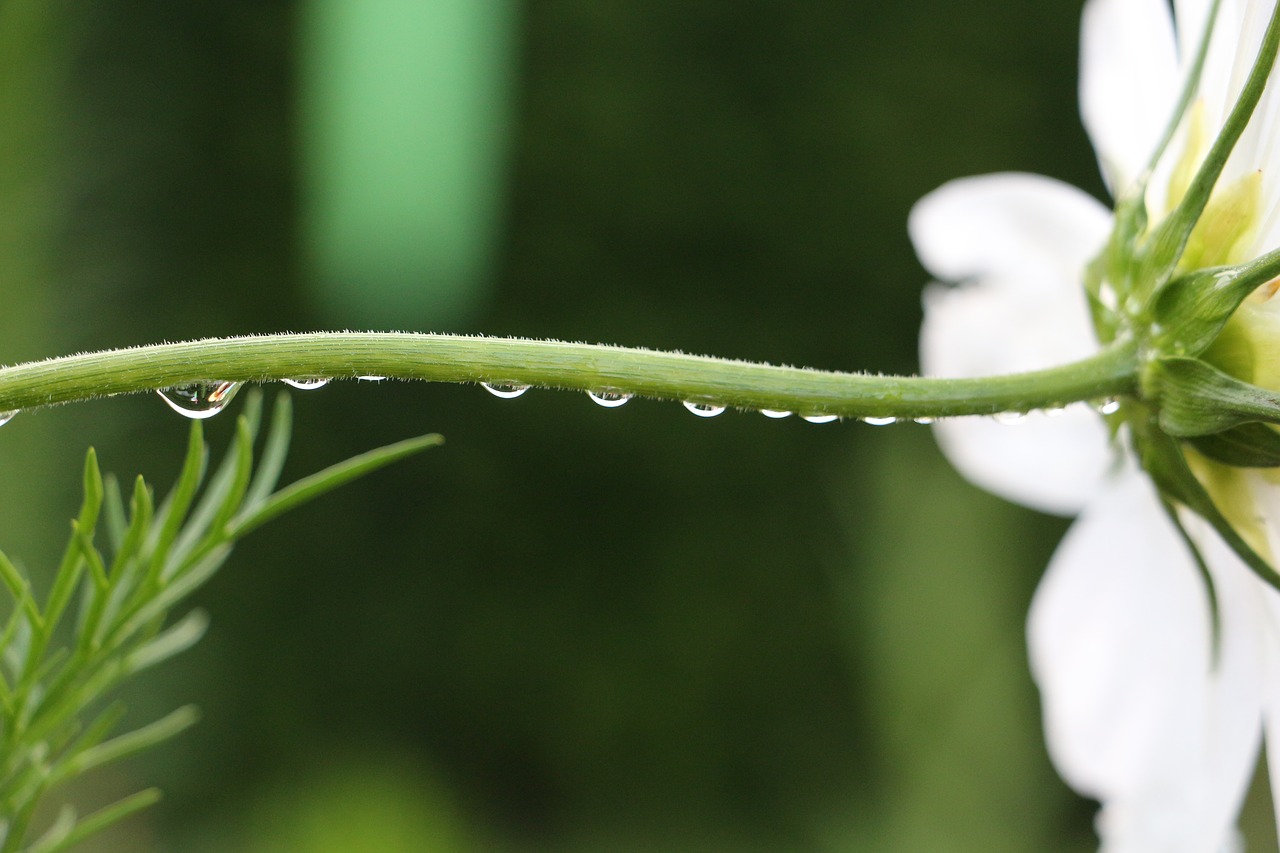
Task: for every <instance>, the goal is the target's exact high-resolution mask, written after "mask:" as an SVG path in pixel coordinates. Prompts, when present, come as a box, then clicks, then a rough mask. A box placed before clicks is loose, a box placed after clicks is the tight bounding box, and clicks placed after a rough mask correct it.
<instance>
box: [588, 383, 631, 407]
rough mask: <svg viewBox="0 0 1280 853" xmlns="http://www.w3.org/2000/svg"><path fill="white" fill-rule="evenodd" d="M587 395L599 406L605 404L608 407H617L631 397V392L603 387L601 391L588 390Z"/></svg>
mask: <svg viewBox="0 0 1280 853" xmlns="http://www.w3.org/2000/svg"><path fill="white" fill-rule="evenodd" d="M587 396H588V397H590V398H591V402H593V403H595V404H596V405H597V406H604V407H605V408H606V409H616V408H618V407H619V406H621V405H623V404H624V403H626V402H627V401H628V400H630V399H631V396H632V395H630V394H627V393H625V392H623V391H614V390H612V389H607V388H606V389H602V390H600V391H588V392H587Z"/></svg>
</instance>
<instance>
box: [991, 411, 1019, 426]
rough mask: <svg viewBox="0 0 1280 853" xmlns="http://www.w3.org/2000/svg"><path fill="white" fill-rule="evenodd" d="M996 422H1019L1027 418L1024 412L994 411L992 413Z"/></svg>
mask: <svg viewBox="0 0 1280 853" xmlns="http://www.w3.org/2000/svg"><path fill="white" fill-rule="evenodd" d="M992 417H993V418H995V420H996V423H1000V424H1010V425H1012V424H1020V423H1022V422H1023V421H1025V420H1026V419H1027V413H1026V412H996V413H995V414H994V415H992Z"/></svg>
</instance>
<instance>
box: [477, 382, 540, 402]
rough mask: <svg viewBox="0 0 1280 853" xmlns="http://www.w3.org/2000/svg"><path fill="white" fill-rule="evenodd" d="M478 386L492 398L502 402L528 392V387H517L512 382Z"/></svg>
mask: <svg viewBox="0 0 1280 853" xmlns="http://www.w3.org/2000/svg"><path fill="white" fill-rule="evenodd" d="M480 386H481V387H482V388H484V390H486V391H488V392H489V393H490V394H492V395H493V396H495V397H501V398H502V399H504V400H514V399H515V398H516V397H519V396H520V395H521V394H523V393H524V392H525V391H528V390H529V386H528V385H517V384H515V383H514V382H481V383H480Z"/></svg>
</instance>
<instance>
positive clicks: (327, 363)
mask: <svg viewBox="0 0 1280 853" xmlns="http://www.w3.org/2000/svg"><path fill="white" fill-rule="evenodd" d="M1135 371H1136V356H1135V353H1134V348H1133V347H1131V346H1112V347H1109V348H1108V349H1105V350H1103V351H1102V352H1100V353H1098V354H1097V355H1095V356H1093V357H1091V358H1088V359H1085V360H1082V361H1078V362H1074V363H1072V364H1067V365H1063V366H1060V367H1055V368H1050V369H1048V370H1042V371H1036V372H1030V373H1020V374H1012V375H1007V376H996V377H986V378H981V379H936V378H921V377H902V376H877V375H872V374H865V373H836V372H829V371H820V370H810V369H802V368H794V367H776V366H773V365H768V364H758V363H752V362H745V361H732V360H728V359H722V358H709V357H705V356H693V355H685V354H683V353H674V352H659V351H653V350H644V349H630V348H625V347H615V346H605V345H590V344H575V343H561V342H557V341H537V340H527V339H521V338H486V337H470V336H459V335H434V334H413V333H399V332H317V333H311V334H282V335H263V336H257V337H239V338H215V339H207V340H198V341H186V342H183V343H173V344H156V345H154V346H144V347H135V348H130V349H118V350H106V351H103V352H95V353H86V354H81V355H72V356H65V357H63V358H54V359H49V360H47V361H39V362H31V363H28V364H20V365H15V366H13V367H6V368H0V411H5V410H14V409H28V408H33V407H38V406H49V405H56V404H59V403H70V402H74V401H77V400H87V399H90V398H94V397H103V396H110V395H114V394H132V393H139V392H144V391H151V390H154V389H157V388H165V387H169V386H173V385H180V384H183V383H188V382H198V381H202V380H219V381H240V382H266V381H272V380H280V379H297V378H300V377H328V378H334V379H341V378H348V379H350V378H355V377H359V376H371V375H373V376H382V377H387V378H393V379H423V380H430V381H435V382H490V383H511V384H520V385H533V386H540V387H547V388H562V389H570V390H578V391H613V392H618V393H626V394H634V395H636V396H642V397H653V398H658V399H670V400H692V401H703V402H711V403H718V404H721V405H725V406H734V407H738V408H744V409H779V410H786V411H792V412H799V413H801V414H811V413H812V414H818V413H822V414H833V415H840V416H842V417H895V418H923V417H946V416H956V415H982V414H993V413H996V412H1003V411H1029V410H1032V409H1038V408H1048V407H1053V406H1060V405H1063V404H1066V403H1070V402H1074V401H1078V400H1092V399H1097V398H1101V397H1108V396H1119V395H1124V394H1128V393H1131V392H1132V391H1133V390H1134V388H1135V379H1134V375H1135Z"/></svg>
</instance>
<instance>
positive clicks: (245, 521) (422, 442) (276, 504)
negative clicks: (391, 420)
mask: <svg viewBox="0 0 1280 853" xmlns="http://www.w3.org/2000/svg"><path fill="white" fill-rule="evenodd" d="M443 443H444V438H443V437H442V436H440V435H438V434H436V433H430V434H428V435H422V436H418V437H417V438H409V439H405V440H404V441H399V442H396V443H395V444H388V445H386V446H385V447H379V448H377V449H375V450H370V451H368V452H366V453H361V454H360V455H359V456H353V457H351V458H350V459H348V460H346V461H344V462H339V463H338V464H336V465H330V466H329V467H328V468H325V469H324V470H323V471H318V472H316V473H315V474H312V475H311V476H309V477H303V478H302V479H301V480H298V481H297V482H295V483H293V484H291V485H289V486H286V487H285V488H283V489H281V490H280V491H278V492H276V493H275V494H274V495H272V496H271V497H270V498H268V499H267V500H266V501H265V502H264V503H263V504H262V505H261V506H260V507H257V508H256V509H253V510H251V511H249V512H248V513H246V514H244V515H242V516H238V517H236V518H235V519H233V520H232V521H231V524H230V527H229V529H228V536H229V538H231V539H239V538H240V537H242V536H244V535H246V534H247V533H249V532H250V531H252V530H256V529H257V528H258V527H260V526H262V525H263V524H265V523H266V522H268V521H270V520H271V519H273V518H275V517H277V516H279V515H281V514H283V513H285V512H288V511H289V510H291V509H293V508H294V507H297V506H301V505H302V504H304V503H306V502H307V501H310V500H313V499H315V498H317V497H320V496H321V495H323V494H325V493H327V492H330V491H332V490H334V489H336V488H337V487H338V486H341V485H343V484H344V483H349V482H351V481H352V480H354V479H356V478H357V477H362V476H364V475H365V474H369V473H371V472H373V471H376V470H378V469H379V468H383V467H385V466H387V465H390V464H391V463H393V462H397V461H399V460H401V459H404V458H405V457H407V456H412V455H413V454H415V453H420V452H422V451H423V450H426V449H427V448H430V447H438V446H440V445H441V444H443Z"/></svg>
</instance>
